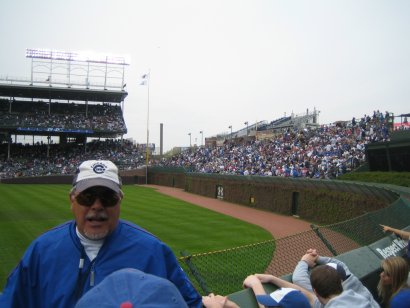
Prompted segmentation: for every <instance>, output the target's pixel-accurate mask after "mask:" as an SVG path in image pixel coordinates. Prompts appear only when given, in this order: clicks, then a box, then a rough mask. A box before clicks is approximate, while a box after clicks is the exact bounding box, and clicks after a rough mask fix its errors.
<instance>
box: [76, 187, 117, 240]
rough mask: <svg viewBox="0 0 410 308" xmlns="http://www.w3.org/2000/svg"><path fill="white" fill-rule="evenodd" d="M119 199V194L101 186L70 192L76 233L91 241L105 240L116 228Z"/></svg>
mask: <svg viewBox="0 0 410 308" xmlns="http://www.w3.org/2000/svg"><path fill="white" fill-rule="evenodd" d="M121 199H122V197H121V196H120V195H119V194H117V193H116V192H114V191H113V190H111V189H108V188H105V187H102V186H95V187H90V188H88V189H86V190H84V191H82V192H81V193H77V192H75V191H74V192H72V193H71V194H70V202H71V210H72V212H73V214H74V217H75V220H76V223H77V228H78V231H79V232H80V233H81V234H82V235H84V236H85V237H86V238H88V239H91V240H100V239H103V238H105V237H106V236H107V235H108V234H110V233H111V232H112V231H113V230H114V229H115V227H116V226H117V223H118V219H119V216H120V203H121Z"/></svg>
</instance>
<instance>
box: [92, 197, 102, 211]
mask: <svg viewBox="0 0 410 308" xmlns="http://www.w3.org/2000/svg"><path fill="white" fill-rule="evenodd" d="M91 209H92V210H95V211H100V210H102V209H104V206H103V204H102V203H101V200H100V198H99V197H97V198H95V201H94V203H93V204H92V205H91Z"/></svg>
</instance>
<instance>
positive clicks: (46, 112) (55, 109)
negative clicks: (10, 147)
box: [0, 100, 127, 134]
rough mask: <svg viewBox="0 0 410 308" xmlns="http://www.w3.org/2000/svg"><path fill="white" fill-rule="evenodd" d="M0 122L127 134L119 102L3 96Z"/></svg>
mask: <svg viewBox="0 0 410 308" xmlns="http://www.w3.org/2000/svg"><path fill="white" fill-rule="evenodd" d="M0 126H2V127H5V128H9V129H10V128H17V127H21V128H31V129H36V130H45V131H46V130H47V129H50V128H52V129H54V130H61V129H63V130H64V129H75V130H94V131H97V132H101V131H102V132H117V133H121V134H125V133H126V132H127V128H126V126H125V122H124V118H123V116H122V110H121V107H120V106H119V105H118V104H115V105H110V104H88V105H85V104H76V103H57V102H54V103H51V105H50V104H49V103H46V102H42V101H40V102H27V101H13V102H10V101H7V100H0Z"/></svg>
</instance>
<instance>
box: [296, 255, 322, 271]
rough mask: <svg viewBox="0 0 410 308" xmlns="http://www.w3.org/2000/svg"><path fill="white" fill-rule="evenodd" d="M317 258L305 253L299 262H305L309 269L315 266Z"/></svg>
mask: <svg viewBox="0 0 410 308" xmlns="http://www.w3.org/2000/svg"><path fill="white" fill-rule="evenodd" d="M317 258H318V256H317V255H316V256H315V255H313V254H310V253H307V254H305V255H303V256H302V258H301V259H300V260H301V261H305V262H306V263H307V265H308V267H309V268H312V267H314V266H315V265H316V260H317Z"/></svg>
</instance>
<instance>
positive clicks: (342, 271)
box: [292, 249, 380, 308]
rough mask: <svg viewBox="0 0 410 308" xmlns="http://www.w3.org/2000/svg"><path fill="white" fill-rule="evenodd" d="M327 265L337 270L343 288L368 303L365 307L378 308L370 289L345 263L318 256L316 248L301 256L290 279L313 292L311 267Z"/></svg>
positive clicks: (319, 305)
mask: <svg viewBox="0 0 410 308" xmlns="http://www.w3.org/2000/svg"><path fill="white" fill-rule="evenodd" d="M326 264H327V265H329V266H331V267H333V268H334V269H336V270H337V272H338V273H339V276H340V278H341V279H342V286H343V290H345V291H347V290H351V291H353V292H354V293H356V294H359V295H361V296H362V297H364V298H365V299H366V300H367V302H368V305H367V307H371V308H379V307H380V305H379V304H378V303H377V301H376V300H375V299H374V297H373V296H372V294H371V293H370V291H369V290H368V289H367V288H366V287H365V286H364V285H363V284H362V282H361V281H360V280H359V279H358V278H357V277H356V276H355V275H354V274H352V273H351V272H350V270H349V268H348V267H347V265H346V264H345V263H343V262H342V261H340V260H337V259H334V258H330V257H324V256H320V255H319V254H318V253H317V250H316V249H309V250H308V251H307V252H306V254H305V255H303V256H302V258H301V260H300V261H299V262H298V264H297V265H296V267H295V270H294V271H293V275H292V281H293V283H294V284H296V285H298V286H301V287H303V288H305V289H307V290H308V291H310V292H313V288H312V284H311V269H313V268H314V267H315V266H317V265H326ZM316 307H323V306H322V305H321V304H319V303H317V305H316Z"/></svg>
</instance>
